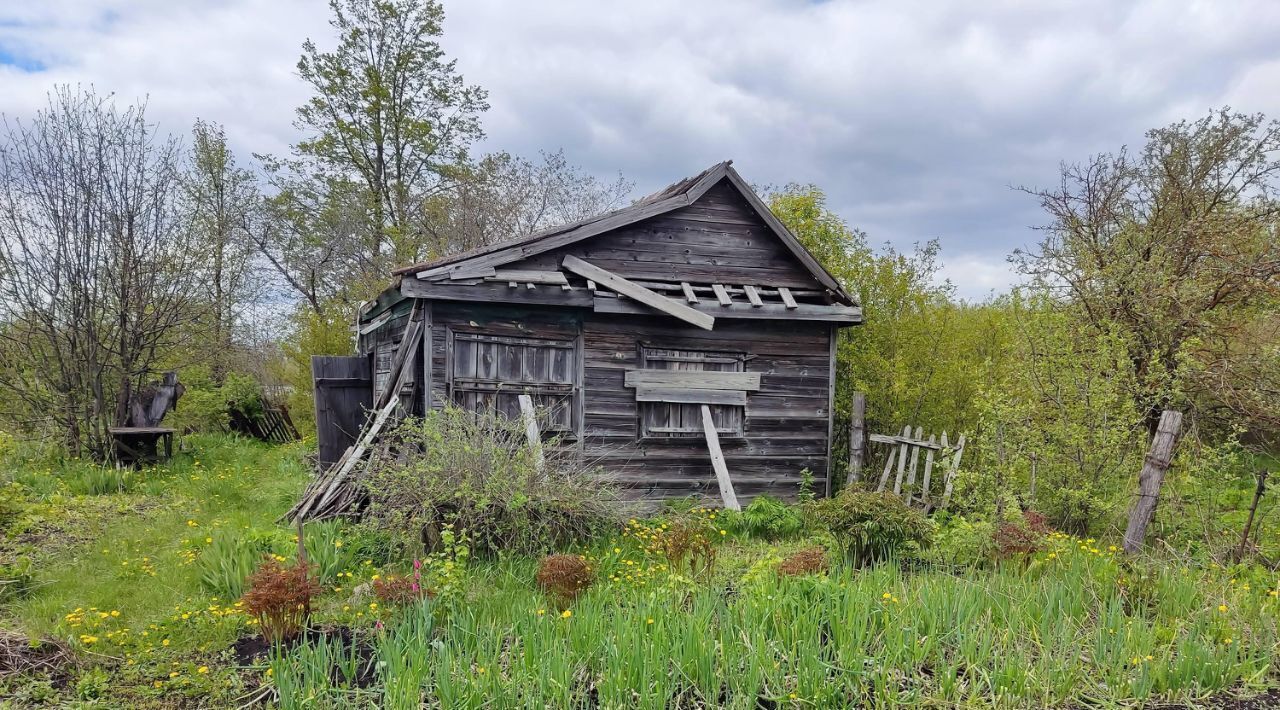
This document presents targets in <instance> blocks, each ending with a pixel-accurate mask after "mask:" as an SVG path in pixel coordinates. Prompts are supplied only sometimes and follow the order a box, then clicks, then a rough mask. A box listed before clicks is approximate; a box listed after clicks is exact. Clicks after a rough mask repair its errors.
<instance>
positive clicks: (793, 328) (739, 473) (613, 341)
mask: <svg viewBox="0 0 1280 710" xmlns="http://www.w3.org/2000/svg"><path fill="white" fill-rule="evenodd" d="M432 324H433V327H432V333H431V335H432V337H431V342H432V345H431V351H432V358H431V359H432V368H431V381H432V402H433V405H434V406H435V407H437V408H438V407H441V406H443V405H444V403H445V402H448V401H450V396H451V393H450V392H449V385H448V379H449V363H450V353H449V351H448V345H447V343H448V342H449V340H448V336H449V330H450V329H453V330H456V331H458V332H480V333H487V334H493V335H510V336H517V337H546V338H562V339H580V342H581V346H580V347H581V360H580V361H579V363H580V365H579V366H580V368H581V372H582V374H581V380H580V382H581V389H580V391H579V395H578V397H577V400H576V401H577V402H578V403H579V408H580V411H579V412H577V413H576V414H575V416H576V418H577V422H578V423H577V424H576V425H575V427H574V433H575V434H576V435H577V436H580V437H581V439H580V442H581V444H582V452H583V455H584V456H585V459H586V460H587V461H589V462H592V463H598V464H600V465H602V466H604V467H605V469H606V470H607V471H608V472H609V473H610V474H611V475H613V476H615V477H616V478H617V479H618V481H619V482H620V483H621V484H622V485H623V486H625V487H626V488H628V489H629V490H630V491H631V492H632V493H633V494H634V495H635V496H636V497H640V498H670V497H680V496H687V495H692V494H707V495H712V496H714V495H716V487H715V486H716V482H715V475H714V473H713V472H712V469H711V461H710V458H709V455H708V453H707V446H706V442H705V441H704V440H703V439H702V438H701V437H687V438H674V439H657V438H654V439H645V440H641V438H640V413H639V412H640V410H639V405H638V404H637V402H636V396H635V390H634V389H632V388H628V387H626V386H625V383H624V377H625V372H626V371H627V370H634V369H639V367H640V363H639V356H640V347H641V345H650V346H656V347H667V348H681V349H689V350H701V351H713V352H723V351H728V352H741V353H745V354H746V355H747V357H748V359H747V361H746V365H745V369H746V371H747V372H758V373H760V375H761V387H760V390H759V391H758V392H750V393H748V395H747V405H746V408H745V412H744V414H745V420H744V422H743V436H742V437H740V438H737V437H722V438H721V441H720V443H721V446H722V448H723V450H724V455H725V458H726V460H727V461H728V465H729V471H730V473H731V475H732V476H733V480H734V486H735V488H736V490H737V492H738V495H739V497H740V498H741V499H743V500H744V501H747V500H750V499H751V498H752V497H754V496H756V495H759V494H761V493H769V494H771V495H775V496H780V497H793V496H795V494H796V493H797V492H798V490H799V485H800V480H801V476H800V472H801V471H802V470H803V469H805V468H808V469H809V470H810V471H811V472H812V473H813V476H814V479H815V486H814V490H815V491H816V492H819V493H821V491H822V490H823V488H824V486H825V481H826V477H827V469H828V465H827V444H828V391H829V387H828V385H829V382H830V379H829V373H830V359H829V343H830V337H831V328H830V326H828V325H826V324H821V323H791V322H787V321H728V320H726V321H723V322H722V323H719V324H717V326H716V329H715V330H713V331H700V330H697V329H694V328H690V327H688V326H684V325H683V324H680V323H679V322H677V321H672V320H670V319H666V318H662V317H627V318H608V317H603V316H598V315H594V314H590V313H589V312H587V311H585V310H578V309H553V308H512V307H506V306H495V305H484V304H466V303H444V302H437V303H435V304H433V319H432ZM575 443H576V442H575Z"/></svg>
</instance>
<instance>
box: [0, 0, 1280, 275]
mask: <svg viewBox="0 0 1280 710" xmlns="http://www.w3.org/2000/svg"><path fill="white" fill-rule="evenodd" d="M445 7H446V11H447V20H446V24H445V37H444V40H443V44H444V45H445V47H446V50H447V51H448V52H449V53H450V54H451V55H452V56H454V57H456V58H457V60H458V64H459V69H460V70H461V71H462V73H463V74H464V76H465V77H466V78H467V79H468V81H471V82H473V83H478V84H480V85H481V86H483V87H485V88H487V89H488V90H489V94H490V103H491V104H492V109H491V110H490V112H489V114H488V116H487V118H486V121H485V126H486V130H487V132H488V138H487V140H486V146H485V147H486V148H494V149H496V148H502V149H506V150H510V151H513V152H517V153H524V154H530V155H533V154H536V153H537V151H538V150H543V149H546V150H555V149H558V148H563V149H564V150H565V152H566V154H567V155H568V156H569V158H570V159H571V160H572V161H574V162H576V163H578V164H580V165H582V166H584V167H586V168H587V169H589V170H591V171H593V172H596V173H599V174H601V175H609V174H616V173H617V172H619V171H621V172H622V173H624V174H625V175H626V176H627V177H629V178H631V179H632V180H634V181H635V182H636V183H637V188H636V192H637V195H638V194H642V193H645V192H648V191H651V190H653V189H656V188H658V187H660V186H662V185H664V184H666V183H668V182H671V181H672V180H674V179H676V178H678V177H681V176H684V175H686V174H690V173H693V172H696V171H697V170H700V169H701V168H703V167H705V166H706V165H708V164H710V163H713V162H716V161H718V160H722V159H724V158H732V159H733V160H734V161H735V165H736V166H737V168H738V170H739V171H740V172H741V173H742V174H743V175H744V176H745V177H746V178H747V179H748V180H750V181H752V182H754V183H757V184H782V183H786V182H806V183H808V182H812V183H816V184H818V185H820V186H821V187H823V188H824V189H825V190H826V191H827V193H828V195H829V198H830V201H831V205H832V206H833V207H834V208H835V209H837V210H838V211H839V212H840V213H841V214H842V215H843V216H844V217H845V218H846V219H847V220H848V221H849V222H850V223H851V224H853V225H855V226H858V227H860V228H862V229H864V230H866V231H867V232H868V233H870V235H871V237H872V239H873V240H875V241H877V242H891V243H893V244H894V245H897V246H899V247H904V248H909V247H910V245H911V244H913V243H914V242H917V241H922V240H926V239H931V238H937V239H938V240H940V241H941V243H942V247H943V258H944V260H945V275H946V276H947V277H948V278H950V279H951V280H952V281H953V282H954V283H955V284H956V285H957V287H958V288H959V290H960V293H961V294H962V295H964V296H966V297H971V298H981V297H983V296H984V295H985V294H988V293H990V292H991V290H992V289H997V288H1001V287H1004V286H1006V285H1007V284H1008V283H1009V282H1010V281H1011V279H1012V276H1011V275H1010V274H1009V273H1008V271H1007V269H1006V267H1005V262H1004V257H1005V255H1006V254H1007V253H1008V252H1009V251H1010V250H1012V249H1013V248H1015V247H1017V246H1019V245H1023V244H1026V243H1028V242H1029V241H1031V240H1034V238H1035V235H1034V233H1032V231H1031V230H1030V229H1029V228H1030V227H1031V226H1032V225H1035V224H1039V223H1040V222H1041V221H1042V218H1041V216H1040V214H1039V213H1038V210H1037V207H1036V205H1035V204H1034V201H1033V200H1031V199H1030V198H1028V197H1027V196H1026V195H1023V194H1021V193H1019V192H1016V191H1014V190H1013V189H1011V186H1015V185H1040V186H1043V185H1048V184H1051V183H1052V182H1053V181H1054V179H1055V175H1056V172H1057V167H1058V164H1059V162H1060V161H1063V160H1066V161H1074V160H1081V159H1083V158H1085V157H1086V156H1088V155H1089V154H1090V153H1093V152H1098V151H1102V150H1112V149H1116V148H1118V147H1120V146H1122V145H1126V144H1128V145H1137V144H1139V143H1140V141H1141V139H1142V133H1143V131H1144V130H1145V129H1147V128H1151V127H1154V126H1159V125H1164V124H1167V123H1170V122H1172V121H1175V120H1178V119H1181V118H1195V117H1198V116H1201V115H1203V114H1204V113H1206V112H1207V111H1208V110H1209V109H1210V108H1212V107H1217V106H1222V105H1230V106H1232V107H1233V108H1235V109H1237V110H1241V111H1249V112H1254V111H1262V112H1266V113H1269V114H1271V115H1275V116H1280V2H1274V1H1272V0H1256V1H1253V2H1243V1H1242V2H1235V1H1227V0H1203V1H1199V2H1196V1H1191V0H1187V1H1175V0H1167V1H1163V0H1148V1H1146V2H1124V1H1122V0H1072V1H1065V0H1059V1H1054V0H1043V1H1039V2H1024V1H1021V0H970V1H968V2H950V1H945V0H892V1H876V0H867V1H862V0H831V1H829V2H807V1H804V0H697V1H693V2H691V1H690V0H644V1H643V2H629V3H622V2H612V1H609V0H543V1H542V2H514V1H511V0H507V1H505V2H504V1H503V0H465V1H464V0H445ZM327 17H328V13H327V7H326V4H325V1H324V0H216V1H215V0H209V1H206V2H200V1H198V0H10V1H8V2H4V3H3V4H0V111H3V112H4V113H5V114H7V115H8V116H10V117H14V116H17V117H22V116H26V115H30V114H31V113H32V112H33V111H35V110H36V109H37V108H38V107H39V106H40V105H41V104H42V103H43V101H44V95H45V92H47V91H48V90H49V88H50V87H51V86H53V85H54V84H56V83H60V82H72V83H77V82H78V83H83V84H93V85H95V86H96V87H97V88H98V89H99V90H100V91H113V92H115V93H117V94H118V95H119V96H121V97H123V98H125V99H129V100H132V99H135V98H140V97H145V98H148V99H149V106H150V109H149V110H150V115H151V116H152V118H154V119H156V120H158V121H159V122H160V123H161V125H162V127H164V128H166V129H168V130H171V131H175V132H185V131H186V130H187V129H188V127H189V126H190V123H191V121H192V120H193V119H195V118H196V117H201V118H205V119H210V120H214V121H218V122H221V123H223V124H225V125H226V127H227V130H228V133H229V134H230V137H231V139H232V141H233V143H234V145H235V147H236V148H237V150H238V151H240V152H242V153H244V154H246V155H247V154H248V153H249V152H274V153H283V152H284V151H285V150H286V149H287V146H288V145H289V144H290V143H291V142H292V141H294V140H295V139H296V134H295V132H294V130H293V128H292V125H291V121H292V117H293V108H294V107H295V106H297V105H298V104H299V103H301V102H302V101H303V100H304V99H305V97H306V89H305V87H303V85H302V84H301V82H300V81H299V80H298V79H297V77H296V75H295V74H294V71H293V67H294V64H295V63H296V61H297V57H298V53H299V47H300V45H301V44H302V41H303V40H304V39H305V38H308V37H310V38H313V39H315V40H316V41H317V43H319V44H321V45H322V46H325V45H329V44H332V42H331V40H330V32H329V28H328V26H327Z"/></svg>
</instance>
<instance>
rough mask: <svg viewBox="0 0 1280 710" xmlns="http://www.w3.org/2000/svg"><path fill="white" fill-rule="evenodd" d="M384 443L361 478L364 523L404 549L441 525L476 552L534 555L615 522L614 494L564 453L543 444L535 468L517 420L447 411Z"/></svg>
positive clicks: (406, 426) (572, 454) (410, 424)
mask: <svg viewBox="0 0 1280 710" xmlns="http://www.w3.org/2000/svg"><path fill="white" fill-rule="evenodd" d="M388 439H389V440H390V442H391V443H390V445H389V446H387V447H386V448H385V449H384V451H385V452H386V453H384V454H382V455H379V456H377V457H375V458H374V460H373V461H371V462H370V464H369V466H368V469H367V473H366V475H365V478H364V485H365V488H366V490H367V491H368V493H369V498H370V505H369V509H368V512H367V514H366V517H367V519H368V520H369V522H370V523H371V524H372V525H373V526H375V527H376V528H378V529H382V530H384V531H388V532H391V533H393V534H395V535H396V536H397V538H398V540H399V541H400V542H401V543H402V544H403V545H405V546H406V547H407V548H408V549H410V550H415V551H416V550H419V549H421V548H420V544H421V541H422V540H423V538H424V535H425V537H426V541H427V543H428V546H430V545H431V543H432V542H434V541H433V540H432V537H433V536H434V535H436V534H438V532H439V530H440V529H441V528H442V527H443V526H444V525H449V524H452V525H454V526H455V528H456V530H457V531H458V533H459V534H461V535H464V536H466V537H467V538H468V539H469V540H470V541H471V543H472V545H473V546H474V547H475V548H476V550H477V551H481V552H496V551H500V550H510V551H519V552H540V551H544V550H549V549H553V548H555V547H561V546H563V545H566V544H568V543H570V542H573V541H575V540H581V539H584V538H586V537H587V536H589V535H591V534H593V533H595V532H598V531H600V530H602V529H607V528H611V527H616V525H617V522H618V515H619V503H618V499H617V491H616V489H615V488H614V487H613V486H612V485H610V483H609V482H608V481H607V480H606V479H604V478H603V477H601V476H598V475H596V474H597V472H593V471H591V470H586V469H584V468H583V467H582V465H581V464H580V463H579V462H578V459H577V456H576V451H575V450H573V449H572V448H568V447H566V448H565V449H561V448H559V447H558V446H556V445H555V444H551V445H548V446H545V447H544V449H545V451H546V460H545V463H544V464H543V466H542V468H541V469H539V468H538V466H537V464H536V463H535V459H534V457H533V455H532V454H531V452H530V451H529V448H528V446H527V444H526V438H525V431H524V427H523V425H522V424H521V422H519V421H518V420H508V419H506V418H505V417H502V416H500V415H492V416H486V415H475V414H473V413H470V412H466V411H463V410H460V409H455V408H448V409H445V410H442V411H435V412H431V413H429V414H428V415H427V416H426V417H425V418H423V419H416V420H409V421H406V422H404V423H402V424H401V425H400V426H399V427H398V428H397V429H396V430H395V431H394V432H391V433H390V434H389V436H388ZM406 451H412V452H415V453H414V455H411V456H402V455H401V453H402V452H406Z"/></svg>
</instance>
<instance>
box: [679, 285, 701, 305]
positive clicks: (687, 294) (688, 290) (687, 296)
mask: <svg viewBox="0 0 1280 710" xmlns="http://www.w3.org/2000/svg"><path fill="white" fill-rule="evenodd" d="M680 290H682V291H684V300H686V301H688V302H689V303H697V302H698V297H697V296H696V295H695V294H694V293H693V287H692V286H690V285H689V282H688V281H681V282H680Z"/></svg>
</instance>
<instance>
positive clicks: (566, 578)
mask: <svg viewBox="0 0 1280 710" xmlns="http://www.w3.org/2000/svg"><path fill="white" fill-rule="evenodd" d="M536 579H537V582H538V587H539V588H540V589H542V591H544V592H546V593H547V594H549V595H550V596H551V597H553V598H555V599H556V600H557V601H559V602H560V603H562V604H568V603H569V602H571V601H573V600H574V599H576V598H577V597H578V595H579V594H581V593H582V592H583V590H585V589H586V588H587V587H590V586H591V583H592V582H593V581H595V575H594V573H593V572H592V570H591V565H589V564H587V561H586V560H584V559H582V558H581V557H579V556H578V555H548V556H547V557H544V558H542V562H540V563H538V574H537V576H536Z"/></svg>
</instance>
